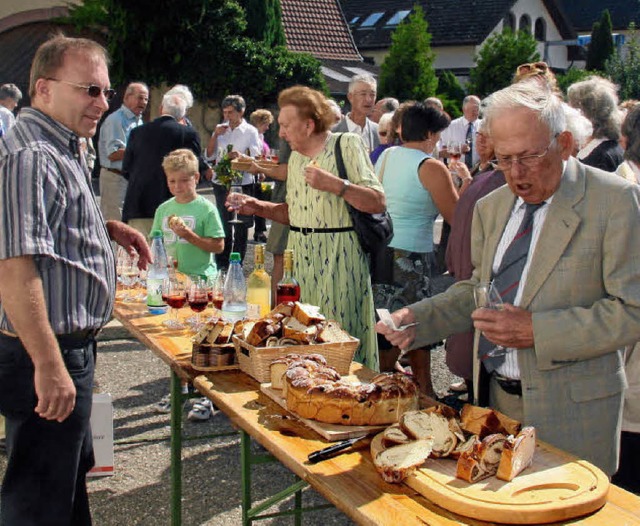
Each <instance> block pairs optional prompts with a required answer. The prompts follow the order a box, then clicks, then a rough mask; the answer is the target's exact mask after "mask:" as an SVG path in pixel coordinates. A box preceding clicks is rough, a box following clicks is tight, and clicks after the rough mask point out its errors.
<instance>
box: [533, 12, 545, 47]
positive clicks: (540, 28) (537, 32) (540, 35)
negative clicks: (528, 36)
mask: <svg viewBox="0 0 640 526" xmlns="http://www.w3.org/2000/svg"><path fill="white" fill-rule="evenodd" d="M533 34H534V36H535V37H536V40H537V41H538V42H544V41H545V40H547V23H546V22H545V20H544V18H538V19H537V20H536V25H535V27H534V29H533Z"/></svg>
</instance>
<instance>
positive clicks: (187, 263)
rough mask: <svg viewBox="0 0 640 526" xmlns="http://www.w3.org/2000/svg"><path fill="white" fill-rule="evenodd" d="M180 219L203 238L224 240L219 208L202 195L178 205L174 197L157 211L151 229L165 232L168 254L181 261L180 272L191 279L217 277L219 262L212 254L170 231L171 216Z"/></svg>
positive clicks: (165, 244) (179, 262)
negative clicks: (169, 220)
mask: <svg viewBox="0 0 640 526" xmlns="http://www.w3.org/2000/svg"><path fill="white" fill-rule="evenodd" d="M172 215H176V216H180V217H181V218H182V220H183V221H184V222H185V223H186V225H187V226H188V227H189V228H190V229H191V230H193V231H194V232H195V233H196V234H198V235H199V236H200V237H213V238H220V237H222V238H223V237H224V229H223V227H222V221H220V214H219V213H218V209H217V208H216V205H214V204H213V203H212V202H211V201H209V200H208V199H207V198H205V197H203V196H201V195H199V196H198V197H196V198H195V199H194V200H193V201H191V202H190V203H185V204H181V203H177V202H176V198H175V197H172V198H171V199H169V200H168V201H165V202H164V203H162V204H161V205H160V206H159V207H158V208H157V210H156V215H155V217H154V219H153V228H152V230H156V229H159V230H162V233H163V234H164V246H165V249H166V250H167V254H168V255H169V256H172V257H174V258H177V260H178V270H179V271H180V272H183V273H184V274H187V275H189V276H203V277H205V276H207V277H209V276H211V277H213V276H215V275H216V272H217V269H216V261H215V257H214V255H213V254H212V253H210V252H206V251H204V250H202V249H201V248H198V247H196V246H195V245H192V244H191V243H189V242H187V241H186V240H185V239H181V238H179V237H178V236H177V235H176V234H175V232H174V231H173V230H171V229H170V228H169V225H168V219H169V216H172Z"/></svg>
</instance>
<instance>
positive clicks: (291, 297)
mask: <svg viewBox="0 0 640 526" xmlns="http://www.w3.org/2000/svg"><path fill="white" fill-rule="evenodd" d="M299 299H300V285H298V282H297V281H296V278H294V277H293V250H291V249H287V250H285V251H284V274H283V276H282V279H281V280H280V281H279V282H278V286H277V288H276V303H277V304H278V305H280V304H281V303H283V302H285V301H298V300H299Z"/></svg>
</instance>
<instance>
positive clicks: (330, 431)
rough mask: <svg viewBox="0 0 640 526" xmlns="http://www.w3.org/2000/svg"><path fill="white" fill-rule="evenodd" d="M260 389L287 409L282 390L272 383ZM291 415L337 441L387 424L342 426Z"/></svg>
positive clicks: (368, 432)
mask: <svg viewBox="0 0 640 526" xmlns="http://www.w3.org/2000/svg"><path fill="white" fill-rule="evenodd" d="M260 391H262V392H263V393H264V394H265V395H267V396H268V397H269V398H271V400H273V401H274V402H276V403H277V404H278V405H279V406H280V407H282V408H283V409H287V401H286V400H285V399H284V398H283V397H282V390H280V389H272V388H271V384H270V383H267V384H260ZM289 414H290V415H293V416H295V417H296V418H297V419H298V420H300V421H301V422H303V423H304V424H305V425H306V426H307V427H309V428H311V429H313V430H314V431H315V432H316V433H318V434H319V435H320V436H322V437H323V438H325V439H326V440H328V441H329V442H337V441H339V440H347V439H348V438H357V437H361V436H363V435H371V434H373V433H377V432H378V431H382V430H383V429H385V428H386V427H387V426H386V425H381V426H341V425H338V424H327V423H325V422H318V421H317V420H310V419H308V418H302V417H301V416H299V415H297V414H295V413H292V412H291V411H289Z"/></svg>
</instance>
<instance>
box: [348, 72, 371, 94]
mask: <svg viewBox="0 0 640 526" xmlns="http://www.w3.org/2000/svg"><path fill="white" fill-rule="evenodd" d="M359 82H362V83H363V84H368V85H369V86H371V87H372V88H373V89H374V90H377V89H378V82H377V81H376V79H375V78H374V77H373V75H369V74H368V73H362V74H360V75H354V76H353V77H351V80H350V81H349V93H352V92H353V90H354V89H355V87H356V84H358V83H359Z"/></svg>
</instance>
